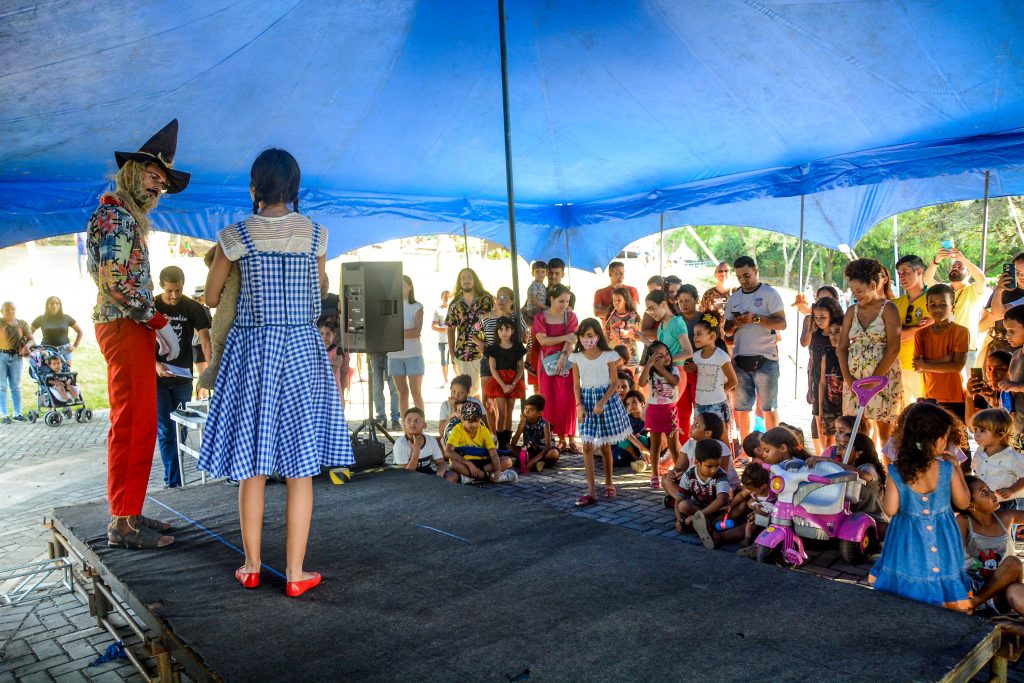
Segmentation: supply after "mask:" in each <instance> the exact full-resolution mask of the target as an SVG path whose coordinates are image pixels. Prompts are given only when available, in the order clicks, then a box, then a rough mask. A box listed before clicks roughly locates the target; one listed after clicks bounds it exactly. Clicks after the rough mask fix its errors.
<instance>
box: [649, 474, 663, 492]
mask: <svg viewBox="0 0 1024 683" xmlns="http://www.w3.org/2000/svg"><path fill="white" fill-rule="evenodd" d="M651 488H652V489H660V488H661V478H660V477H659V476H658V475H657V474H655V475H654V476H653V477H651Z"/></svg>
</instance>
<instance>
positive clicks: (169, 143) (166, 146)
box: [114, 119, 192, 194]
mask: <svg viewBox="0 0 1024 683" xmlns="http://www.w3.org/2000/svg"><path fill="white" fill-rule="evenodd" d="M177 148H178V119H174V120H173V121H171V122H170V123H168V124H167V125H166V126H164V127H163V128H161V129H160V131H159V132H157V134H156V135H154V136H153V137H151V138H150V139H149V140H147V141H146V144H144V145H143V146H142V147H140V148H139V151H138V152H114V158H115V159H117V167H118V168H121V167H122V166H124V163H125V162H126V161H138V162H140V163H143V164H156V165H157V166H159V167H160V168H162V169H163V170H164V173H166V174H167V194H174V193H176V192H181V191H182V190H184V189H185V188H186V187H187V186H188V181H189V179H190V178H191V177H192V175H191V174H189V173H185V172H184V171H175V170H174V151H175V150H176V149H177Z"/></svg>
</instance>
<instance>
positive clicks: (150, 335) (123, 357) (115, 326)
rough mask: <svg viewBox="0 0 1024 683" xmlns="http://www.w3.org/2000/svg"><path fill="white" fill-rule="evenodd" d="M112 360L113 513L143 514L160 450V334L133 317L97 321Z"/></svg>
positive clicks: (110, 439)
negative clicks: (158, 335)
mask: <svg viewBox="0 0 1024 683" xmlns="http://www.w3.org/2000/svg"><path fill="white" fill-rule="evenodd" d="M96 341H97V342H99V345H100V351H102V352H103V358H104V359H106V361H107V393H108V394H109V396H110V433H109V434H108V436H107V499H108V500H109V501H110V514H112V515H138V514H141V513H142V504H143V503H144V502H145V500H146V489H147V488H148V487H149V474H150V471H151V470H152V469H153V450H154V449H155V448H156V333H155V332H154V331H153V330H151V329H149V328H148V327H146V326H145V325H140V324H139V323H137V322H134V321H132V320H128V319H122V320H115V321H114V322H110V323H97V324H96Z"/></svg>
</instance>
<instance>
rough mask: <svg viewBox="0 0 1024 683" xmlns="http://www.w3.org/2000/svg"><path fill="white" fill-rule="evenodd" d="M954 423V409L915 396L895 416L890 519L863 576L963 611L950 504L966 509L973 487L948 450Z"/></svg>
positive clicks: (963, 581) (962, 577) (965, 583)
mask: <svg viewBox="0 0 1024 683" xmlns="http://www.w3.org/2000/svg"><path fill="white" fill-rule="evenodd" d="M953 429H954V420H953V415H952V414H951V413H949V412H948V411H946V410H944V409H942V408H940V407H939V406H937V405H934V404H931V403H915V404H913V405H911V406H910V407H909V408H907V409H906V410H905V411H904V412H903V415H902V416H900V419H899V424H898V425H897V427H896V453H897V456H898V457H897V459H896V462H895V463H893V464H891V465H889V480H888V483H887V485H886V487H885V493H884V495H883V498H882V510H883V512H885V514H887V515H889V516H890V517H891V518H892V520H891V521H890V522H889V528H888V530H887V531H886V538H885V545H884V546H883V548H882V555H881V557H879V558H878V562H876V563H875V566H874V567H873V568H872V569H871V572H870V573H869V574H868V581H869V582H871V583H872V584H873V585H874V587H875V589H876V590H881V591H886V592H888V593H896V594H897V595H902V596H903V597H906V598H910V599H911V600H919V601H921V602H926V603H929V604H932V605H942V606H944V607H950V608H953V609H958V610H964V611H967V610H970V609H971V607H972V605H971V600H970V598H971V583H970V580H969V579H968V577H967V574H966V572H965V571H964V551H963V543H962V541H961V538H960V529H959V527H958V526H957V523H956V516H955V515H954V514H953V507H957V508H960V509H966V508H967V506H968V505H969V504H970V502H971V495H970V491H969V490H968V488H967V483H966V482H965V481H964V474H963V472H962V471H961V470H960V466H959V463H958V462H957V460H956V456H954V455H953V454H952V453H950V452H949V451H947V450H946V446H947V442H948V440H949V438H950V435H951V432H952V431H953Z"/></svg>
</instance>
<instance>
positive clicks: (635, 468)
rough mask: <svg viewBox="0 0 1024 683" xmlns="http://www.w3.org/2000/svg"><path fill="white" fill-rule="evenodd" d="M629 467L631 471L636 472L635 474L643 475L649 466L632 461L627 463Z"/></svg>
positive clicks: (641, 461) (642, 462) (639, 461)
mask: <svg viewBox="0 0 1024 683" xmlns="http://www.w3.org/2000/svg"><path fill="white" fill-rule="evenodd" d="M629 466H630V467H632V468H633V471H634V472H636V473H637V474H643V473H644V472H646V471H647V470H648V468H650V465H648V464H647V463H646V462H644V461H643V460H634V461H633V462H631V463H629Z"/></svg>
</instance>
